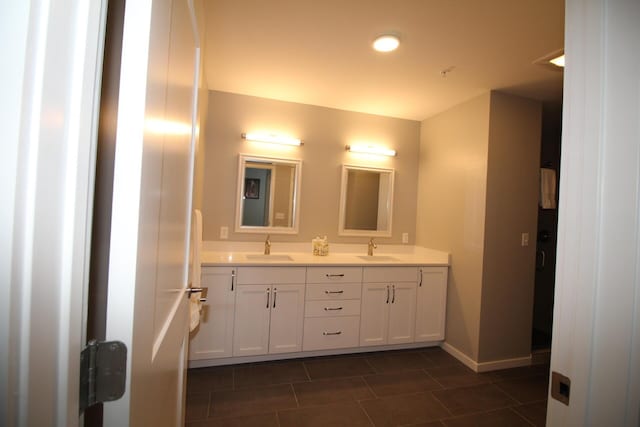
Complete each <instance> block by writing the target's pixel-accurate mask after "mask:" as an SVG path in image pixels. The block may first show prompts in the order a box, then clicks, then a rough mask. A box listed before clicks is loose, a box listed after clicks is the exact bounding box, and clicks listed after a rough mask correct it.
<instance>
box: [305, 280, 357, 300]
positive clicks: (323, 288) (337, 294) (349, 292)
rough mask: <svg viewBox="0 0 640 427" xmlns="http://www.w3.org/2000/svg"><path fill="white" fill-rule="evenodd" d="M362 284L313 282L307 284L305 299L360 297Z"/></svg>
mask: <svg viewBox="0 0 640 427" xmlns="http://www.w3.org/2000/svg"><path fill="white" fill-rule="evenodd" d="M361 290H362V285H361V284H360V283H344V284H337V285H332V284H326V285H321V284H318V283H313V284H310V285H307V301H310V300H340V299H360V292H361Z"/></svg>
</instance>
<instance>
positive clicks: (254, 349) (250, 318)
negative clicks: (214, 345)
mask: <svg viewBox="0 0 640 427" xmlns="http://www.w3.org/2000/svg"><path fill="white" fill-rule="evenodd" d="M272 303H273V300H272V295H271V286H269V285H240V286H238V291H237V295H236V316H235V321H234V326H233V328H234V332H233V355H234V356H256V355H259V354H267V353H268V351H269V318H270V313H271V304H272Z"/></svg>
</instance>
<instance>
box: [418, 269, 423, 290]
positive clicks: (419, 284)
mask: <svg viewBox="0 0 640 427" xmlns="http://www.w3.org/2000/svg"><path fill="white" fill-rule="evenodd" d="M422 273H423V272H422V269H420V283H418V287H422Z"/></svg>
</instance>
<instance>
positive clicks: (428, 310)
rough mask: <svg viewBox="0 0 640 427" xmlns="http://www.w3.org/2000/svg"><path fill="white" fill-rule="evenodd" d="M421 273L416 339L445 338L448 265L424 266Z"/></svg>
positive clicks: (436, 339)
mask: <svg viewBox="0 0 640 427" xmlns="http://www.w3.org/2000/svg"><path fill="white" fill-rule="evenodd" d="M419 274H420V278H419V279H418V291H417V295H416V335H415V337H416V338H415V340H416V341H440V340H443V339H444V320H445V313H446V307H447V267H423V268H421V269H420V273H419Z"/></svg>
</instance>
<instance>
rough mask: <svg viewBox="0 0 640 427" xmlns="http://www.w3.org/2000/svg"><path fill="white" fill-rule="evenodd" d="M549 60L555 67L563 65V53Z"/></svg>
mask: <svg viewBox="0 0 640 427" xmlns="http://www.w3.org/2000/svg"><path fill="white" fill-rule="evenodd" d="M549 62H551V63H552V64H553V65H555V66H556V67H564V53H563V54H562V55H560V56H556V57H555V58H553V59H550V60H549Z"/></svg>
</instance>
